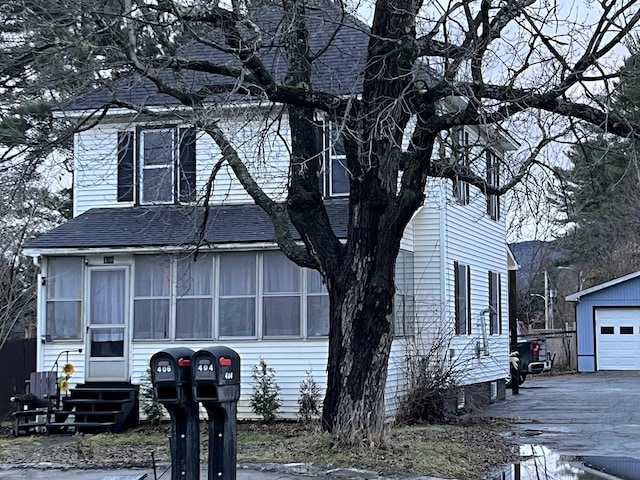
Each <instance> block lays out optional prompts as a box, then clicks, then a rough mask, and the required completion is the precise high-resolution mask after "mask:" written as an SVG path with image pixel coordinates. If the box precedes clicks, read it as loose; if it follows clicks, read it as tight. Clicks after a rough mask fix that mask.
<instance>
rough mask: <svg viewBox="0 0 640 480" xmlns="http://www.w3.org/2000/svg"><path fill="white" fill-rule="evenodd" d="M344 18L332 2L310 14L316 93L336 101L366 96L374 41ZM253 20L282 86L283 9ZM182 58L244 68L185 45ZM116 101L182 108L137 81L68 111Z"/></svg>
mask: <svg viewBox="0 0 640 480" xmlns="http://www.w3.org/2000/svg"><path fill="white" fill-rule="evenodd" d="M342 15H343V13H342V11H341V10H340V9H338V8H337V7H336V6H335V5H334V4H332V3H330V2H325V4H324V5H322V8H310V9H308V13H307V26H308V30H309V41H310V50H311V54H312V55H313V54H319V57H318V58H317V59H316V60H315V61H314V62H313V66H312V68H313V71H312V74H313V77H312V81H313V86H314V89H316V90H320V91H325V92H330V93H332V94H336V95H345V94H350V93H359V92H360V91H361V90H362V73H363V72H362V71H363V66H364V63H365V60H366V55H367V44H368V41H369V37H368V29H367V26H366V25H365V24H363V23H361V22H359V21H358V20H356V19H354V18H353V17H350V16H346V17H345V18H344V19H343V18H342ZM252 19H253V21H254V22H255V23H256V24H257V25H258V26H259V27H260V29H261V30H262V47H261V48H260V49H259V50H258V51H257V52H256V54H257V56H258V57H259V58H260V59H261V60H262V62H263V63H264V65H265V66H266V67H267V68H268V70H269V71H270V72H271V75H272V76H273V77H275V79H276V81H283V80H284V79H285V77H286V74H287V64H286V57H285V52H284V50H283V49H282V48H280V45H281V41H280V39H281V34H282V30H283V28H285V25H284V22H283V12H282V9H281V8H279V7H277V6H273V5H269V6H265V7H261V8H260V9H258V10H257V11H256V12H255V15H253V18H252ZM213 32H214V33H213V34H210V35H211V36H215V31H213ZM327 45H328V46H327ZM180 56H181V57H183V58H188V59H195V60H208V61H210V62H212V63H216V64H221V65H228V66H231V67H239V66H240V63H239V62H238V60H237V59H236V58H235V57H233V56H231V55H229V54H227V53H224V52H221V51H219V50H215V49H213V48H211V47H208V46H206V45H203V44H200V43H191V44H189V45H186V46H185V47H184V48H183V51H182V52H181V53H180ZM180 75H181V77H180V81H181V82H182V83H183V84H186V85H188V86H189V87H190V88H192V89H193V90H197V89H199V88H201V87H202V86H203V85H220V84H222V83H225V84H228V83H229V82H232V81H233V79H229V78H225V77H222V76H217V75H211V74H205V73H201V72H193V71H187V70H185V71H182V72H180ZM162 76H163V78H164V80H165V81H167V82H168V83H169V84H171V85H175V84H176V82H175V76H174V72H173V71H171V70H167V69H165V70H163V71H162ZM114 98H117V99H120V100H123V101H125V102H128V103H131V104H134V105H136V106H175V105H177V104H178V103H179V102H178V101H177V100H176V99H175V98H173V97H170V96H168V95H164V94H159V93H158V91H157V88H156V87H155V85H154V84H153V83H151V82H150V81H149V80H147V79H145V78H142V77H140V76H138V75H132V76H130V77H127V78H122V79H120V80H117V81H116V82H114V84H113V85H112V87H111V88H106V87H104V88H101V89H98V90H94V91H92V92H89V93H87V94H85V95H83V96H80V97H78V98H77V99H75V100H73V101H71V102H70V103H69V104H67V105H66V106H65V108H64V110H66V111H73V110H86V109H94V108H100V107H102V106H104V105H106V104H108V103H109V102H110V101H112V100H113V99H114Z"/></svg>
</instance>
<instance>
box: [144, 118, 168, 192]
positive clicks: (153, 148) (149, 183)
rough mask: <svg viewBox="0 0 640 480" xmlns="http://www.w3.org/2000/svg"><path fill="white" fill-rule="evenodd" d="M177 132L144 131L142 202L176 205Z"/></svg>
mask: <svg viewBox="0 0 640 480" xmlns="http://www.w3.org/2000/svg"><path fill="white" fill-rule="evenodd" d="M175 133H176V132H175V129H173V128H154V129H149V130H141V131H140V154H139V155H140V156H139V158H140V172H139V175H140V203H142V204H156V203H173V202H174V200H175V197H174V195H175V191H174V176H175V174H174V162H175V156H176V139H175Z"/></svg>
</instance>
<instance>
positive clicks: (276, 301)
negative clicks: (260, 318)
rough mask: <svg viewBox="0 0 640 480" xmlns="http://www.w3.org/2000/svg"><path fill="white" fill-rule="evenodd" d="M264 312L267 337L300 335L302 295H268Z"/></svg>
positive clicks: (265, 334)
mask: <svg viewBox="0 0 640 480" xmlns="http://www.w3.org/2000/svg"><path fill="white" fill-rule="evenodd" d="M263 314H264V336H265V337H291V336H299V335H300V297H266V298H265V299H264V312H263Z"/></svg>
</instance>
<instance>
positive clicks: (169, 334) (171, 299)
mask: <svg viewBox="0 0 640 480" xmlns="http://www.w3.org/2000/svg"><path fill="white" fill-rule="evenodd" d="M138 257H156V258H158V259H161V260H162V261H163V262H164V261H166V262H168V275H169V285H168V294H167V295H138V292H137V290H136V288H137V280H138V275H139V274H140V272H139V270H140V267H139V266H138V262H137V259H138ZM133 271H134V276H133V297H132V308H133V316H132V320H131V340H132V341H145V342H153V341H156V342H157V341H163V340H171V339H174V338H175V331H174V330H175V318H174V316H175V295H174V293H175V275H174V273H173V258H172V256H168V255H163V254H153V255H134V270H133ZM154 300H155V301H160V300H162V301H165V300H166V301H167V302H168V309H169V312H168V319H167V325H166V328H165V336H164V337H153V336H151V337H148V338H138V337H136V328H135V327H136V302H138V301H142V302H144V301H154ZM151 321H153V320H151ZM151 331H153V330H151Z"/></svg>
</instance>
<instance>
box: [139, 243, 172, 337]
mask: <svg viewBox="0 0 640 480" xmlns="http://www.w3.org/2000/svg"><path fill="white" fill-rule="evenodd" d="M170 286H171V269H170V260H169V257H167V256H162V255H139V256H136V274H135V297H134V321H133V338H134V339H136V340H142V339H154V338H169V333H170V332H169V308H170V302H169V298H170V294H171V288H170Z"/></svg>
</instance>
